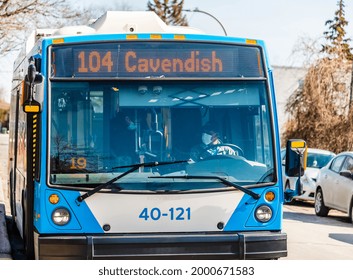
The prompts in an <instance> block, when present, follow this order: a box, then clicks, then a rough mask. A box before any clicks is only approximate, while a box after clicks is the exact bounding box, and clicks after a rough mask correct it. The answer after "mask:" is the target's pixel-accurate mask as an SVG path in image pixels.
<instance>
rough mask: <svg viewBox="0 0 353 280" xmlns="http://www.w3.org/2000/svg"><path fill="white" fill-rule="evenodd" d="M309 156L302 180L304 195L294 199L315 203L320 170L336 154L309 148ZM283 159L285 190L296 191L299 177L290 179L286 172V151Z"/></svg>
mask: <svg viewBox="0 0 353 280" xmlns="http://www.w3.org/2000/svg"><path fill="white" fill-rule="evenodd" d="M307 155H308V156H307V164H306V170H305V172H304V175H303V177H302V178H301V182H302V184H303V194H302V195H300V196H295V197H294V199H296V200H303V201H314V200H315V190H316V178H317V175H318V173H319V170H320V169H321V168H322V167H324V166H325V165H326V164H327V163H328V162H329V161H330V160H331V159H332V158H333V157H334V156H335V154H334V153H333V152H330V151H327V150H321V149H314V148H308V154H307ZM281 158H282V171H283V172H282V173H283V184H284V189H285V190H286V189H292V190H294V189H295V185H296V182H297V180H298V177H288V176H286V174H285V172H284V170H285V160H286V151H285V149H284V150H282V151H281Z"/></svg>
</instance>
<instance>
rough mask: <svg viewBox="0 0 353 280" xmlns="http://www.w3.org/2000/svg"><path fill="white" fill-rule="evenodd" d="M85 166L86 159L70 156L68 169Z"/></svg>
mask: <svg viewBox="0 0 353 280" xmlns="http://www.w3.org/2000/svg"><path fill="white" fill-rule="evenodd" d="M86 166H87V160H86V159H85V158H84V157H79V158H72V159H71V166H70V169H84V168H86Z"/></svg>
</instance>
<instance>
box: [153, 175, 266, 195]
mask: <svg viewBox="0 0 353 280" xmlns="http://www.w3.org/2000/svg"><path fill="white" fill-rule="evenodd" d="M149 178H161V179H162V178H169V179H187V180H189V179H213V180H218V181H220V182H221V183H223V184H224V185H226V186H230V187H233V188H235V189H237V190H240V191H242V192H244V193H246V194H248V195H250V196H251V197H252V198H253V199H256V200H258V199H259V198H260V195H259V194H257V193H254V192H253V191H251V190H249V189H247V188H243V187H242V186H240V185H238V184H235V183H233V182H230V181H228V180H226V179H224V178H222V177H219V176H204V175H182V176H152V177H149Z"/></svg>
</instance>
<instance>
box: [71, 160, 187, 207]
mask: <svg viewBox="0 0 353 280" xmlns="http://www.w3.org/2000/svg"><path fill="white" fill-rule="evenodd" d="M186 162H188V160H176V161H162V162H158V161H154V162H145V163H138V164H133V165H124V166H116V167H113V168H112V169H119V168H130V169H128V170H127V171H125V172H124V173H121V174H119V175H118V176H116V177H114V178H113V179H111V180H110V181H108V182H106V183H103V184H101V185H99V186H97V187H95V188H94V189H92V190H90V191H88V192H86V193H85V194H83V195H80V196H79V197H77V199H76V200H77V202H82V201H84V200H85V199H86V198H88V197H90V196H91V195H93V194H95V193H96V192H99V191H100V190H101V189H103V188H105V187H107V186H110V185H111V184H113V183H114V182H116V181H117V180H119V179H121V178H123V177H125V176H126V175H128V174H130V173H132V172H134V171H135V170H137V169H139V168H140V167H156V166H160V165H169V164H178V163H186ZM117 189H118V190H121V188H119V187H117Z"/></svg>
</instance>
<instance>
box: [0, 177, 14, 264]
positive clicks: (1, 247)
mask: <svg viewBox="0 0 353 280" xmlns="http://www.w3.org/2000/svg"><path fill="white" fill-rule="evenodd" d="M0 183H1V181H0ZM0 185H1V184H0ZM0 188H1V186H0ZM11 259H12V257H11V246H10V241H9V236H8V234H7V226H6V214H5V205H4V204H2V203H0V260H11Z"/></svg>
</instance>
